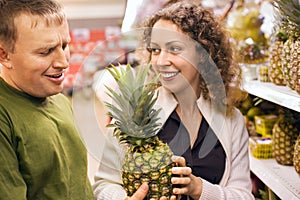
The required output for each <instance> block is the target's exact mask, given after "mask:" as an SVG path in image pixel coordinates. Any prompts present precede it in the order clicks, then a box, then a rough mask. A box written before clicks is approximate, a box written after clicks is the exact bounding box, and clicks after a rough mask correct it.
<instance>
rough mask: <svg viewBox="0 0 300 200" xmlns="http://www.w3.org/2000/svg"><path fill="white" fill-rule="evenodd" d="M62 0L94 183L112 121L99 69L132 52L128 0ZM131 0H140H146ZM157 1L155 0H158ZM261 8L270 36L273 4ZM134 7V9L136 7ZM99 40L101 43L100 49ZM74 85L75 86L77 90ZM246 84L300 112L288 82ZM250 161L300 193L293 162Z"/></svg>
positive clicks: (220, 7)
mask: <svg viewBox="0 0 300 200" xmlns="http://www.w3.org/2000/svg"><path fill="white" fill-rule="evenodd" d="M60 1H61V2H62V3H63V5H64V7H65V10H66V14H67V17H68V20H69V24H70V31H71V36H72V44H71V48H70V49H71V53H72V57H71V66H70V72H69V74H68V77H67V81H69V82H67V83H66V93H67V94H71V93H73V94H72V95H70V97H71V98H72V103H73V106H74V110H75V117H76V120H77V124H78V127H79V130H80V132H81V134H82V136H83V139H84V141H85V143H86V144H87V147H88V152H89V157H88V165H89V172H88V173H89V177H90V180H91V182H92V183H93V176H94V173H95V172H96V170H97V166H98V163H99V161H100V160H101V155H102V150H103V146H104V140H105V136H104V133H105V122H107V121H106V117H105V113H106V110H105V108H104V106H103V104H102V103H101V101H99V96H101V90H102V89H103V88H97V85H96V86H95V82H98V81H99V78H100V79H102V80H103V81H106V80H105V76H104V75H103V74H100V75H97V76H96V74H97V73H98V72H99V71H100V70H99V69H100V68H103V67H106V66H107V64H108V63H109V62H115V61H123V62H126V59H127V58H124V57H122V56H120V55H122V54H124V53H126V48H127V47H128V46H131V44H130V42H131V41H129V43H124V40H123V38H120V37H118V35H119V33H120V32H121V31H122V30H121V24H122V22H123V19H124V16H125V9H126V2H127V1H126V0H87V1H85V0H60ZM128 1H134V2H141V1H142V0H128ZM157 1H158V0H153V2H157ZM202 2H203V3H205V5H206V6H207V7H211V8H214V10H215V11H216V13H217V14H218V13H222V12H223V11H224V9H226V6H227V5H228V2H229V0H226V1H225V0H215V1H213V0H203V1H202ZM266 2H267V1H266ZM132 9H133V10H132ZM261 9H262V13H263V14H264V17H265V19H264V24H263V25H262V27H261V28H262V29H263V31H264V32H265V34H266V35H267V36H270V34H271V32H272V26H273V22H272V20H274V18H273V16H272V14H273V13H272V11H273V10H272V8H270V6H269V5H267V4H265V5H264V7H262V8H261ZM130 12H131V13H132V12H134V8H131V10H130ZM127 28H128V27H127ZM127 30H128V29H127ZM115 36H117V37H115ZM127 42H128V41H127ZM120 44H121V45H120ZM96 46H97V48H98V49H97V50H96V51H95V47H96ZM91 52H93V53H91ZM95 63H96V64H95ZM72 84H75V85H72ZM74 88H75V90H74V91H75V92H74V91H73V89H74ZM245 88H246V90H247V91H248V92H249V93H250V94H253V95H254V96H258V97H261V98H263V99H267V100H270V101H272V102H275V103H276V104H278V105H281V106H283V107H287V108H290V109H294V110H296V111H298V112H300V107H299V105H300V100H299V99H300V98H299V95H298V94H295V92H290V91H287V88H286V87H284V86H280V87H277V86H275V85H274V84H271V83H265V84H263V85H261V83H260V82H258V81H255V80H254V81H252V80H250V82H248V84H247V85H245ZM274 97H276V98H274ZM278 99H279V100H278ZM104 153H105V152H104ZM250 164H251V170H252V171H254V172H255V173H256V174H259V176H260V178H262V180H263V181H264V182H265V184H267V185H269V186H270V187H271V188H272V190H274V191H275V192H276V193H277V194H280V196H281V197H282V198H283V199H297V198H298V197H300V188H299V184H300V181H299V180H300V178H298V179H297V174H296V172H295V171H294V169H292V168H291V167H290V166H282V165H278V164H276V162H275V161H274V160H268V161H267V162H263V161H261V160H257V159H255V158H254V157H251V163H250ZM269 199H270V198H269Z"/></svg>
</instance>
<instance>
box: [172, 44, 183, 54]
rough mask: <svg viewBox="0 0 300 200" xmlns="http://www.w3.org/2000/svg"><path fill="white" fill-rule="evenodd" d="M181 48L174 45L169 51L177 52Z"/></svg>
mask: <svg viewBox="0 0 300 200" xmlns="http://www.w3.org/2000/svg"><path fill="white" fill-rule="evenodd" d="M181 50H182V49H181V48H180V47H177V46H174V47H170V49H169V51H170V52H171V53H179V52H180V51H181Z"/></svg>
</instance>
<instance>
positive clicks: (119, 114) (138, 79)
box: [106, 64, 175, 199]
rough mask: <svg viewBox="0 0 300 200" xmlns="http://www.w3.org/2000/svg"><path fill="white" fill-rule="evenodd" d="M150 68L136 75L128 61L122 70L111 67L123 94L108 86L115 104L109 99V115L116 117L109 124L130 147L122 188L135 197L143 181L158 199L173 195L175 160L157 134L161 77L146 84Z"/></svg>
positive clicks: (123, 170)
mask: <svg viewBox="0 0 300 200" xmlns="http://www.w3.org/2000/svg"><path fill="white" fill-rule="evenodd" d="M149 67H150V65H148V66H147V67H141V68H140V70H138V72H137V74H136V76H135V75H134V73H133V71H132V68H131V66H130V65H129V64H128V65H127V67H126V69H124V68H121V69H120V71H119V70H118V69H117V68H116V67H115V66H112V68H108V71H109V72H110V73H111V75H112V76H113V77H114V79H115V80H116V82H117V83H118V86H119V90H120V93H117V92H116V91H114V90H113V89H111V88H109V87H107V89H108V95H109V96H110V97H111V98H112V100H113V101H114V102H115V104H116V105H114V104H112V103H108V102H106V106H107V107H108V109H109V112H108V115H109V116H110V117H112V118H113V119H114V121H112V123H111V124H109V125H108V127H113V128H114V136H116V137H117V138H118V140H119V142H120V143H121V144H125V145H127V147H128V148H127V152H126V154H125V158H124V160H123V164H122V180H123V188H124V189H125V190H126V192H127V195H128V196H132V195H133V193H134V192H135V191H136V190H137V189H138V188H139V187H140V185H141V184H142V183H143V182H147V183H148V185H149V192H148V195H147V199H159V198H160V197H161V196H166V197H170V196H171V195H172V184H171V176H172V173H171V168H172V167H174V166H175V163H173V162H172V160H171V156H172V155H173V153H172V151H171V149H170V147H169V146H168V145H167V144H165V143H163V142H162V141H161V140H159V138H158V137H157V136H156V134H155V133H156V132H157V131H158V130H159V128H160V126H161V124H160V123H159V122H158V121H159V117H158V114H159V112H160V109H159V110H155V109H154V108H153V105H154V103H155V101H156V99H157V96H156V95H155V94H156V93H155V86H156V84H155V82H156V80H157V79H158V76H156V77H155V78H154V79H153V80H152V81H151V82H150V83H149V84H146V76H147V72H148V70H149Z"/></svg>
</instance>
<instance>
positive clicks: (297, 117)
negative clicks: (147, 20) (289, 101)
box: [272, 108, 300, 165]
mask: <svg viewBox="0 0 300 200" xmlns="http://www.w3.org/2000/svg"><path fill="white" fill-rule="evenodd" d="M299 133H300V114H299V113H298V112H296V111H292V110H289V109H287V108H282V109H281V110H280V115H279V117H278V120H277V121H276V123H275V124H274V127H273V129H272V140H273V147H272V149H273V155H274V158H275V160H276V161H277V162H278V163H279V164H282V165H293V155H294V145H295V142H296V139H297V136H298V135H299Z"/></svg>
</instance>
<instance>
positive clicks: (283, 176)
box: [250, 155, 300, 200]
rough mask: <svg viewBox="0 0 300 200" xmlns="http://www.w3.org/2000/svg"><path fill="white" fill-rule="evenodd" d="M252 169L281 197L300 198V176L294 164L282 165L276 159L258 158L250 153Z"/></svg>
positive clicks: (292, 199) (297, 199)
mask: <svg viewBox="0 0 300 200" xmlns="http://www.w3.org/2000/svg"><path fill="white" fill-rule="evenodd" d="M250 169H251V171H252V172H253V173H254V174H255V175H256V176H257V177H258V178H259V179H260V180H261V181H262V182H264V184H266V185H267V186H268V187H269V188H270V189H271V190H272V191H273V192H274V193H275V194H276V195H277V196H278V197H279V198H280V199H283V200H285V199H288V200H299V199H300V176H299V175H298V174H297V172H296V170H295V169H294V167H293V166H284V165H280V164H278V163H277V162H276V161H275V160H274V159H256V158H254V157H253V156H251V155H250Z"/></svg>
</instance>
